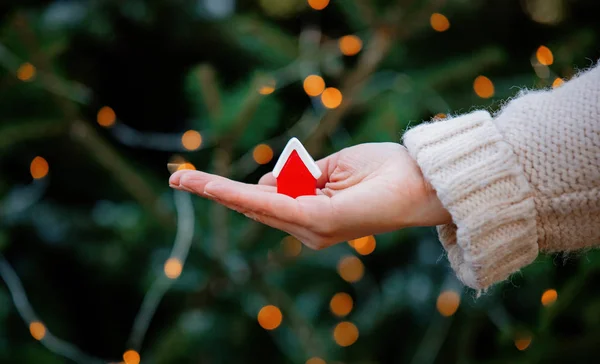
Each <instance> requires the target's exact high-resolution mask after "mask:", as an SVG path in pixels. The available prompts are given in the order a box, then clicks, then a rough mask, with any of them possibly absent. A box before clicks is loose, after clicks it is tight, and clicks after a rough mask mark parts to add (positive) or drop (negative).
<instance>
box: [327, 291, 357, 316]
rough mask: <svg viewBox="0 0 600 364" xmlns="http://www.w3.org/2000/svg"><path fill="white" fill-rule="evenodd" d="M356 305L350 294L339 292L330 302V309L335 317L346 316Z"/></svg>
mask: <svg viewBox="0 0 600 364" xmlns="http://www.w3.org/2000/svg"><path fill="white" fill-rule="evenodd" d="M353 305H354V303H353V302H352V297H350V295H349V294H348V293H344V292H339V293H336V294H335V295H334V296H333V297H332V298H331V301H329V308H330V309H331V312H333V314H334V315H336V316H338V317H343V316H346V315H347V314H349V313H350V311H352V307H353Z"/></svg>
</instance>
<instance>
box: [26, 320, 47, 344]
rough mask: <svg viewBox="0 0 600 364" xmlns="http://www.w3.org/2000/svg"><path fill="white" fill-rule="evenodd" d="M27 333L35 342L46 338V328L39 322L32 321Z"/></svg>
mask: <svg viewBox="0 0 600 364" xmlns="http://www.w3.org/2000/svg"><path fill="white" fill-rule="evenodd" d="M29 332H30V333H31V336H33V338H34V339H36V340H42V339H43V338H44V336H46V326H44V324H43V323H41V322H39V321H33V322H32V323H30V324H29Z"/></svg>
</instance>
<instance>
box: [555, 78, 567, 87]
mask: <svg viewBox="0 0 600 364" xmlns="http://www.w3.org/2000/svg"><path fill="white" fill-rule="evenodd" d="M563 83H565V80H563V79H562V78H560V77H557V78H556V79H555V80H554V82H552V88H557V87H560V86H562V84H563Z"/></svg>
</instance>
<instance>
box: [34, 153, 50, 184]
mask: <svg viewBox="0 0 600 364" xmlns="http://www.w3.org/2000/svg"><path fill="white" fill-rule="evenodd" d="M49 170H50V167H49V166H48V162H47V161H46V160H45V159H44V158H43V157H40V156H37V157H35V158H33V160H32V161H31V164H30V165H29V172H30V173H31V177H33V179H40V178H44V177H46V176H47V175H48V171H49Z"/></svg>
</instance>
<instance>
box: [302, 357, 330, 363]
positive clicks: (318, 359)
mask: <svg viewBox="0 0 600 364" xmlns="http://www.w3.org/2000/svg"><path fill="white" fill-rule="evenodd" d="M305 364H327V363H326V362H325V360H323V359H321V358H318V357H314V358H310V359H308V360H307V361H306V363H305Z"/></svg>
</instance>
